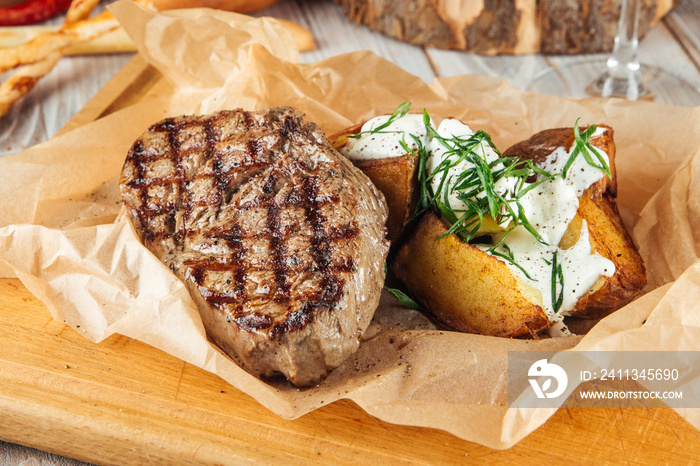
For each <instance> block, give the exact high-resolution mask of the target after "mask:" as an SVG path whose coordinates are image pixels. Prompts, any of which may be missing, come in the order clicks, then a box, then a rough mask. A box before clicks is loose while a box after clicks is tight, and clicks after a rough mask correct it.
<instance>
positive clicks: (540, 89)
mask: <svg viewBox="0 0 700 466" xmlns="http://www.w3.org/2000/svg"><path fill="white" fill-rule="evenodd" d="M606 60H607V59H606V58H594V59H590V58H588V59H581V60H578V61H574V62H571V63H567V64H563V65H559V66H552V67H550V68H547V69H545V70H542V71H541V72H539V73H538V74H537V75H535V77H534V78H533V80H532V81H531V82H530V83H529V84H528V85H527V87H526V88H525V90H526V91H529V92H536V93H539V94H548V95H556V96H560V97H570V98H575V99H581V98H585V97H596V96H601V92H602V89H603V86H604V78H605V70H607V65H606V63H607V61H606ZM638 76H639V78H640V80H641V83H642V88H641V90H640V92H639V95H637V96H636V99H638V100H645V101H654V102H658V103H662V104H668V105H680V106H684V107H696V106H699V105H700V91H699V90H698V89H697V88H696V87H694V86H693V85H692V84H690V83H689V82H687V81H686V80H684V79H682V78H680V77H678V76H675V75H673V74H671V73H669V72H668V71H666V70H664V69H662V68H658V67H655V66H649V65H642V66H641V68H640V72H639V73H638ZM608 85H610V86H612V87H613V88H614V89H613V97H622V98H626V97H628V95H629V94H628V93H627V90H626V89H625V85H626V83H625V82H624V80H623V81H620V80H614V81H609V82H608ZM631 94H632V95H634V94H635V93H634V92H632V93H631ZM633 100H635V99H634V98H633Z"/></svg>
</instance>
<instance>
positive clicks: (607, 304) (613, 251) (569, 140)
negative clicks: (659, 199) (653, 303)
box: [503, 125, 646, 319]
mask: <svg viewBox="0 0 700 466" xmlns="http://www.w3.org/2000/svg"><path fill="white" fill-rule="evenodd" d="M599 128H603V129H604V132H603V133H602V134H601V135H599V136H597V137H592V138H591V139H590V143H591V144H592V145H593V146H595V147H598V148H599V149H601V150H603V151H604V152H605V153H606V154H608V159H609V168H610V173H611V174H612V177H611V178H608V177H607V176H605V177H603V178H601V179H600V180H599V181H597V182H596V183H594V184H592V185H591V186H590V187H589V188H588V189H586V190H585V191H584V192H583V195H582V196H581V197H579V207H578V210H577V212H576V217H575V218H574V219H573V220H572V221H571V223H570V224H569V227H568V229H567V232H566V234H565V235H564V237H563V238H562V240H561V242H560V243H559V246H560V247H561V248H562V249H568V248H569V247H571V246H573V244H574V243H575V242H576V241H577V240H578V236H579V234H580V229H581V226H582V225H583V221H585V224H586V225H587V228H588V234H589V240H590V243H591V250H592V251H593V252H595V253H597V254H599V255H601V256H602V257H605V258H606V259H608V260H610V261H612V263H613V264H615V274H614V275H613V276H611V277H605V276H603V277H601V278H600V279H598V281H597V282H596V284H595V285H593V287H592V288H591V289H590V290H589V291H588V293H586V294H585V295H583V296H581V297H580V298H579V300H578V302H577V303H576V307H575V308H574V309H573V310H571V311H568V312H567V313H566V315H570V316H576V317H580V318H587V319H599V318H602V317H605V316H606V315H608V314H610V313H612V312H614V311H615V310H617V309H619V308H621V307H622V306H624V305H625V304H627V303H629V302H630V301H632V300H633V299H634V298H635V297H636V296H637V295H638V294H639V292H640V291H641V290H642V288H644V286H645V285H646V269H645V267H644V261H643V260H642V257H641V256H640V255H639V252H638V251H637V248H636V246H635V245H634V242H633V241H632V238H631V237H630V235H629V233H628V232H627V229H626V228H625V225H624V223H623V222H622V218H621V217H620V213H619V211H618V209H617V202H616V201H615V198H616V197H617V174H616V170H615V155H616V150H615V143H614V140H613V134H614V132H613V130H612V128H610V127H609V126H605V125H599ZM572 144H574V134H573V130H572V128H556V129H549V130H544V131H541V132H539V133H537V134H535V135H534V136H532V137H531V138H530V139H527V140H525V141H522V142H520V143H518V144H515V145H513V146H511V147H510V148H508V149H507V150H506V151H505V152H504V153H503V155H504V156H514V157H519V158H520V159H532V160H533V161H535V162H536V163H537V162H541V161H542V160H544V158H546V157H547V155H548V154H551V153H552V151H554V150H555V149H556V148H557V147H559V146H564V147H566V148H567V150H568V149H569V148H570V147H571V145H572Z"/></svg>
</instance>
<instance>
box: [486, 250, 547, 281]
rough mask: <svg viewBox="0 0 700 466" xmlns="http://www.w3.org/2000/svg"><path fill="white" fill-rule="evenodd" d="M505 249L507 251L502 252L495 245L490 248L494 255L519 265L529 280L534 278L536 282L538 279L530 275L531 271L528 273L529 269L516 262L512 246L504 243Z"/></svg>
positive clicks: (516, 265)
mask: <svg viewBox="0 0 700 466" xmlns="http://www.w3.org/2000/svg"><path fill="white" fill-rule="evenodd" d="M503 249H505V251H506V252H505V253H502V252H500V251H496V250H495V247H492V248H490V249H489V252H490V253H491V254H492V255H494V256H496V257H500V258H501V259H503V260H504V261H506V262H510V263H511V264H512V265H513V266H515V267H517V268H518V269H520V271H521V272H522V273H523V274H524V275H525V276H526V277H527V278H528V279H529V280H532V281H534V282H536V281H537V280H535V279H534V278H532V277H531V276H530V274H529V273H527V271H526V270H525V269H524V268H523V266H522V265H520V264H518V263H517V262H516V260H515V256H514V255H513V251H511V250H510V248H509V247H508V245H507V244H504V245H503Z"/></svg>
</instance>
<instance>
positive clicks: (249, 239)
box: [120, 107, 388, 386]
mask: <svg viewBox="0 0 700 466" xmlns="http://www.w3.org/2000/svg"><path fill="white" fill-rule="evenodd" d="M120 189H121V194H122V199H123V201H124V204H125V205H126V207H127V211H128V213H129V215H130V218H131V220H132V223H133V225H134V227H135V229H136V231H137V232H138V234H139V235H140V237H141V241H142V242H143V243H144V244H145V245H146V247H148V249H150V250H151V251H152V252H153V253H154V254H155V255H156V256H157V257H159V258H160V259H161V260H163V261H164V262H165V263H166V264H167V265H168V266H169V267H170V269H171V270H172V271H173V272H174V273H175V274H176V275H177V276H178V277H179V278H180V279H182V280H183V281H184V282H185V283H186V285H187V287H188V288H189V291H190V294H191V295H192V296H193V298H194V301H195V302H196V303H197V306H198V308H199V312H200V315H201V317H202V321H203V323H204V327H205V329H206V331H207V335H208V336H209V338H210V339H211V340H212V341H213V342H214V343H215V344H216V345H217V346H218V347H219V348H221V349H222V350H223V351H224V352H225V353H227V354H228V355H230V356H231V357H233V358H234V359H235V360H237V361H238V363H239V364H240V365H241V366H242V367H244V368H245V369H247V370H248V371H249V372H251V373H253V374H256V375H258V376H273V375H275V374H279V373H282V374H284V375H285V376H286V377H287V378H289V380H291V381H292V382H293V383H294V384H296V385H299V386H304V385H310V384H314V383H318V382H319V381H320V380H321V379H322V378H323V377H324V376H325V375H326V374H327V373H328V371H329V370H331V369H332V368H334V367H337V366H338V365H340V364H341V363H342V362H343V361H344V360H345V359H346V358H347V357H348V356H350V355H351V354H352V353H354V352H355V350H356V349H357V347H358V345H359V340H360V337H361V334H362V332H363V331H364V330H365V329H366V328H367V326H368V325H369V322H370V320H371V318H372V315H373V313H374V310H375V309H376V307H377V305H378V302H379V295H380V293H381V289H382V286H383V282H384V271H383V264H384V260H385V258H386V254H387V251H388V243H387V242H386V240H385V239H384V237H385V228H384V225H385V222H386V217H387V208H386V204H385V202H384V199H383V197H382V195H381V194H380V193H379V192H378V191H377V190H376V188H375V187H374V186H373V185H372V183H371V182H370V181H369V179H368V178H367V177H366V176H364V174H362V172H360V171H359V170H358V169H356V168H355V167H353V166H352V164H351V163H349V162H348V161H347V160H346V159H345V158H344V157H343V156H341V155H340V154H339V153H338V152H337V151H336V150H335V149H334V148H333V146H332V145H331V144H330V143H329V142H328V141H327V139H326V137H325V135H324V134H323V132H322V131H321V130H320V129H319V128H318V127H317V126H316V125H315V124H313V123H310V122H308V121H306V120H305V119H304V117H303V116H302V115H301V114H300V113H299V112H298V111H297V110H295V109H292V108H289V107H273V108H269V109H265V110H261V111H257V112H248V111H244V110H241V109H238V110H231V111H222V112H218V113H214V114H211V115H205V116H183V117H176V118H168V119H165V120H163V121H160V122H158V123H156V124H154V125H153V126H151V127H150V128H149V129H148V130H147V131H146V132H145V133H144V134H143V135H142V136H141V137H140V138H139V139H138V140H137V141H136V142H135V143H134V144H133V146H132V148H131V149H130V151H129V153H128V155H127V158H126V162H125V164H124V168H123V170H122V175H121V179H120Z"/></svg>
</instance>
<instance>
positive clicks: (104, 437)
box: [0, 279, 700, 465]
mask: <svg viewBox="0 0 700 466" xmlns="http://www.w3.org/2000/svg"><path fill="white" fill-rule="evenodd" d="M0 437H1V438H2V439H4V440H7V441H10V442H16V443H21V444H23V445H28V446H31V447H35V448H39V449H41V450H45V451H49V452H53V453H59V454H61V455H65V456H69V457H72V458H76V459H80V460H83V461H90V462H94V463H98V464H116V465H128V464H146V463H152V464H234V463H236V464H237V463H242V462H264V463H281V462H284V463H303V462H308V461H309V460H314V461H316V460H319V461H321V462H327V463H368V462H369V463H381V464H387V463H391V464H396V463H407V462H418V463H455V462H461V463H465V462H466V463H481V462H484V461H487V460H488V461H497V462H504V463H506V462H508V463H510V462H511V461H513V462H516V461H517V462H518V463H519V464H538V463H542V462H544V461H547V462H552V461H555V462H567V461H573V462H575V463H577V464H599V463H603V462H607V463H612V464H619V463H630V464H674V463H675V464H689V463H692V462H693V461H697V459H698V458H700V439H699V437H698V431H697V430H695V429H694V428H693V427H692V426H690V425H689V424H688V423H687V422H686V421H685V420H683V419H682V418H681V417H680V416H678V415H677V414H676V413H675V412H674V411H673V410H671V409H602V408H599V409H592V408H589V409H580V408H579V409H565V408H564V409H560V410H559V411H558V412H557V413H556V414H555V415H554V416H553V417H552V418H551V419H549V420H548V421H547V423H546V424H545V425H544V426H542V427H541V428H540V429H538V430H537V431H535V432H534V433H533V434H531V435H530V436H529V437H526V438H525V439H524V440H523V441H521V442H520V443H519V444H517V445H516V446H514V447H513V448H511V449H509V450H504V451H497V450H492V449H490V448H487V447H483V446H480V445H477V444H474V443H470V442H466V441H464V440H460V439H458V438H457V437H454V436H452V435H450V434H448V433H445V432H442V431H438V430H432V429H426V428H418V427H410V426H397V425H391V424H388V423H386V422H382V421H380V420H378V419H376V418H373V417H372V416H369V415H367V414H366V413H365V412H364V411H362V410H361V409H360V408H359V407H358V406H357V405H355V404H354V403H352V402H350V401H339V402H336V403H333V404H331V405H329V406H326V407H324V408H321V409H319V410H316V411H314V412H311V413H309V414H307V415H305V416H302V417H301V418H299V419H296V420H293V421H285V420H283V419H281V418H279V417H278V416H276V415H275V414H273V413H272V412H270V411H268V410H267V409H265V408H263V407H262V406H261V405H260V404H258V403H257V402H256V401H255V400H254V399H252V398H251V397H249V396H248V395H246V394H244V393H242V392H240V391H238V390H236V389H235V388H233V387H231V386H230V385H228V384H227V383H226V382H224V381H223V380H221V379H220V378H219V377H217V376H215V375H212V374H210V373H208V372H205V371H203V370H201V369H198V368H196V367H194V366H192V365H190V364H187V363H184V362H182V361H180V360H178V359H176V358H174V357H172V356H170V355H168V354H165V353H163V352H161V351H160V350H157V349H155V348H152V347H150V346H148V345H146V344H143V343H140V342H138V341H135V340H131V339H129V338H126V337H123V336H119V335H114V336H112V337H110V338H108V339H106V340H105V341H103V342H101V343H99V344H93V343H90V342H88V341H87V340H86V339H85V338H83V337H82V336H81V335H79V333H78V332H76V331H74V330H72V329H71V328H70V327H67V326H66V325H64V324H62V323H60V322H57V321H55V320H53V319H52V318H51V315H50V314H49V312H48V310H47V309H46V308H45V307H44V306H43V304H42V303H41V302H40V301H38V300H37V299H36V298H35V297H34V296H32V295H31V293H29V292H28V291H27V290H26V288H24V286H23V285H22V284H21V282H19V281H18V280H16V279H2V280H0Z"/></svg>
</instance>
